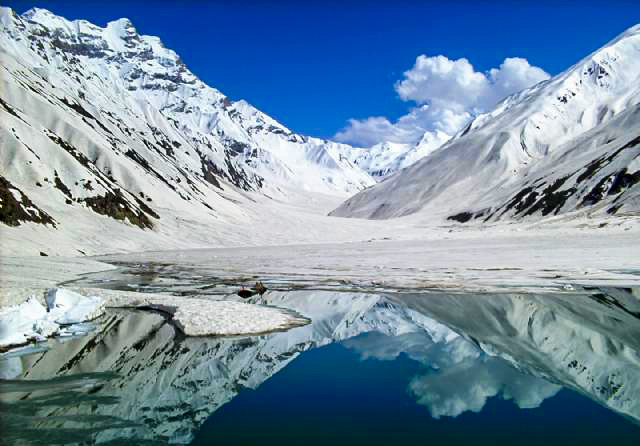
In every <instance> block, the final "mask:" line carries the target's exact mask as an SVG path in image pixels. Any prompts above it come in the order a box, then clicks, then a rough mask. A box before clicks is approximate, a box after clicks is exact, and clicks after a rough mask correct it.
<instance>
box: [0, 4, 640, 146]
mask: <svg viewBox="0 0 640 446" xmlns="http://www.w3.org/2000/svg"><path fill="white" fill-rule="evenodd" d="M8 6H10V7H12V8H14V9H16V10H17V11H18V12H20V13H21V12H24V11H26V10H27V9H29V8H31V7H33V6H39V7H43V8H46V9H49V10H51V11H52V12H54V13H56V14H58V15H62V16H65V17H66V18H69V19H78V18H83V19H87V20H89V21H91V22H94V23H96V24H98V25H101V26H103V25H104V24H106V23H107V22H108V21H111V20H114V19H117V18H120V17H128V18H129V19H131V21H132V22H133V24H134V26H135V27H136V28H137V30H138V31H139V32H140V33H142V34H150V35H157V36H159V37H160V38H161V39H162V41H163V42H164V44H165V46H167V47H168V48H171V49H173V50H175V51H176V52H177V53H178V54H179V55H180V56H181V57H182V59H183V60H184V62H185V63H186V64H187V66H188V67H189V68H190V69H191V71H193V72H194V73H195V74H196V75H197V76H199V77H200V78H201V79H202V80H204V81H205V82H206V83H208V84H209V85H211V86H214V87H216V88H218V89H219V90H221V91H222V92H223V93H225V94H226V95H228V96H229V97H230V98H231V99H233V100H237V99H246V100H247V101H249V102H250V103H252V104H253V105H255V106H256V107H258V108H259V109H261V110H262V111H264V112H266V113H267V114H269V115H271V116H273V117H274V118H276V119H277V120H279V121H280V122H282V123H283V124H285V125H286V126H288V127H289V128H291V129H292V130H294V131H296V132H299V133H303V134H308V135H314V136H320V137H332V136H333V135H335V134H336V132H338V131H340V130H341V129H342V128H343V127H345V125H347V121H348V120H349V119H351V118H356V119H365V118H368V117H371V116H381V117H386V118H387V119H388V120H389V121H390V122H391V123H393V122H395V121H396V120H397V119H399V118H401V117H402V116H405V115H406V114H407V113H408V111H409V109H410V108H411V107H414V106H416V102H415V101H414V100H413V99H412V96H411V95H408V96H407V97H406V98H405V100H402V99H401V97H400V95H399V93H398V91H397V90H396V89H394V85H395V84H396V82H398V81H401V80H402V79H403V73H404V72H405V71H407V70H410V69H411V68H412V67H413V66H414V64H415V62H416V57H418V56H419V55H422V54H424V55H426V56H428V57H431V56H437V55H444V56H446V57H447V58H448V59H449V60H457V59H460V58H466V59H468V61H469V63H470V64H471V65H472V66H473V69H474V70H475V71H477V72H480V73H484V72H486V71H487V70H490V69H491V68H498V67H500V65H501V64H502V63H503V61H504V60H505V58H509V57H520V58H524V59H526V60H527V61H528V63H529V64H531V65H532V66H536V67H540V68H541V69H542V70H544V71H545V72H547V73H549V74H550V75H554V74H557V73H559V72H560V71H562V70H564V69H565V68H567V67H569V66H570V65H571V64H573V63H575V62H577V61H578V60H579V59H581V58H582V57H584V56H586V55H587V54H589V53H590V52H592V51H594V50H595V49H597V48H599V47H600V46H602V45H603V44H604V43H606V42H607V41H609V40H611V39H612V38H613V37H615V36H616V35H618V34H619V33H621V32H622V31H624V30H625V29H627V28H628V27H630V26H632V25H634V24H636V23H640V7H639V6H638V3H637V1H633V0H628V1H627V0H608V1H604V0H602V1H601V0H591V1H589V0H584V1H565V2H562V1H545V0H542V1H535V2H528V1H515V0H514V1H494V2H489V1H481V0H480V1H447V2H444V1H442V2H418V1H402V0H395V1H388V2H382V1H368V2H364V1H362V2H360V1H353V2H346V1H344V2H340V1H324V2H314V1H298V2H286V1H260V2H258V1H252V2H240V1H237V2H232V1H224V2H223V1H221V2H195V1H191V2H190V1H186V2H185V1H183V2H169V1H167V2H162V1H156V2H142V1H141V2H133V1H128V2H125V1H118V0H111V1H108V2H102V1H100V2H98V1H85V2H79V1H36V2H33V1H10V2H8ZM424 103H427V102H424ZM418 104H420V103H418ZM429 125H431V124H429Z"/></svg>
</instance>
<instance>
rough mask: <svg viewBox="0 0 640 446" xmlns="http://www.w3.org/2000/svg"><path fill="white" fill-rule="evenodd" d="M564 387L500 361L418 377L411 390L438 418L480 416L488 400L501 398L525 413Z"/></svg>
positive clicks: (463, 365) (463, 364)
mask: <svg viewBox="0 0 640 446" xmlns="http://www.w3.org/2000/svg"><path fill="white" fill-rule="evenodd" d="M560 389H561V387H560V386H558V385H556V384H552V383H550V382H547V381H545V380H543V379H541V378H537V377H535V376H530V375H525V374H523V373H521V372H519V371H517V370H516V369H515V368H513V367H512V366H511V365H510V364H508V363H507V362H506V361H504V360H503V359H500V358H493V357H489V358H486V359H485V360H484V361H478V360H465V361H462V362H460V363H458V364H455V365H453V366H451V367H448V368H445V369H442V370H440V371H438V372H437V373H430V374H427V375H423V376H416V377H414V378H413V379H412V380H411V383H410V384H409V390H410V391H411V392H412V393H413V394H414V395H415V396H416V398H417V401H418V403H419V404H422V405H424V406H426V407H427V408H428V409H429V412H430V413H431V415H432V416H433V417H434V418H440V417H443V416H448V417H457V416H458V415H460V414H462V413H464V412H467V411H471V412H480V410H482V408H483V407H484V405H485V403H486V402H487V399H489V398H492V397H495V396H501V397H502V398H503V399H505V400H513V402H514V403H515V404H516V405H517V406H518V407H519V408H521V409H532V408H535V407H538V406H540V404H542V402H543V401H544V400H545V399H547V398H550V397H552V396H554V395H555V394H556V393H558V391H559V390H560Z"/></svg>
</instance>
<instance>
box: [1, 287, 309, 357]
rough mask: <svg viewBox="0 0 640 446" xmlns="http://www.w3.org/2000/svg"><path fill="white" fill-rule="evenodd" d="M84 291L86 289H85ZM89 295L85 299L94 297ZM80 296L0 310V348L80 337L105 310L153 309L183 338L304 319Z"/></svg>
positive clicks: (195, 304)
mask: <svg viewBox="0 0 640 446" xmlns="http://www.w3.org/2000/svg"><path fill="white" fill-rule="evenodd" d="M87 291H88V290H87ZM96 291H97V290H95V291H94V290H90V291H88V293H87V294H93V293H96ZM97 292H99V293H101V294H104V295H103V296H101V297H99V296H95V295H90V296H88V297H87V296H83V295H81V294H79V293H77V292H74V291H71V290H67V289H63V288H53V289H49V290H47V291H46V293H45V302H46V304H47V308H45V307H44V306H43V305H42V304H41V303H40V302H38V299H37V298H36V296H32V297H30V298H29V299H28V300H27V301H26V302H23V303H21V304H20V305H14V306H12V307H8V308H5V309H2V310H0V348H2V347H9V346H15V345H21V344H26V343H28V342H30V341H33V340H35V341H41V340H44V339H46V338H47V337H50V336H54V335H55V336H71V335H76V334H82V333H86V332H87V331H88V330H90V328H87V324H82V322H84V321H88V320H91V319H95V318H97V317H99V316H101V315H102V314H104V311H105V307H112V308H138V309H149V308H151V309H156V310H160V311H163V312H165V313H168V314H170V315H171V316H172V318H173V320H174V322H175V324H176V325H177V327H178V328H179V329H180V330H182V331H183V332H184V334H186V335H187V336H213V335H250V334H259V333H265V332H270V331H277V330H286V329H289V328H292V327H298V326H302V325H306V324H308V323H309V320H308V319H306V318H304V317H302V316H300V315H298V314H297V313H294V312H293V311H290V310H284V309H279V308H274V307H267V306H263V305H254V304H247V303H242V302H235V301H211V300H205V299H194V298H185V297H171V296H163V295H153V294H141V293H127V292H117V293H116V292H114V291H112V290H99V291H97Z"/></svg>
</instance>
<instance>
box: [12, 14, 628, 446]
mask: <svg viewBox="0 0 640 446" xmlns="http://www.w3.org/2000/svg"><path fill="white" fill-rule="evenodd" d="M638 56H640V25H638V26H635V27H633V28H631V29H629V30H628V31H626V32H624V33H623V34H621V35H620V36H619V37H618V38H616V39H615V40H613V41H612V42H610V43H609V44H607V45H606V46H604V47H603V48H601V49H599V50H597V51H595V52H594V53H593V54H591V55H589V56H588V57H586V58H585V59H583V60H581V61H579V62H578V63H577V64H575V65H574V66H572V67H570V68H569V69H567V70H566V71H564V72H563V73H560V74H559V75H557V76H554V77H552V78H550V79H548V80H545V81H543V82H541V83H539V84H537V85H534V86H533V87H530V88H528V89H526V90H524V91H521V92H519V93H516V94H514V95H512V96H509V97H507V98H505V99H504V100H503V101H502V102H500V103H499V104H498V106H497V107H496V108H495V109H493V110H491V111H489V112H487V113H482V114H477V115H475V116H473V118H472V121H471V122H470V123H469V124H468V126H466V127H465V128H464V129H461V130H460V131H459V132H458V133H457V134H453V132H451V133H449V132H448V133H444V132H427V133H425V134H424V136H423V137H422V138H421V140H420V141H419V142H418V143H416V144H413V143H398V142H389V141H384V142H380V143H377V144H374V145H373V146H371V147H352V146H350V145H348V144H342V143H338V142H334V141H330V140H324V139H320V138H314V137H311V136H306V135H302V134H298V133H295V131H293V130H290V129H288V128H286V127H285V126H283V125H282V124H280V123H279V122H277V121H276V120H274V119H273V118H271V117H270V116H268V115H266V114H265V113H263V112H261V111H260V110H258V109H256V108H255V107H253V106H252V105H250V104H249V103H248V102H246V101H244V100H237V101H232V100H230V99H229V97H227V96H226V95H225V94H223V93H222V92H220V91H218V90H217V89H216V88H213V87H211V86H209V85H206V84H205V83H204V82H203V81H201V80H200V79H199V78H198V77H197V76H196V75H195V74H194V73H192V72H191V71H190V70H189V69H188V68H187V66H186V65H185V64H184V63H183V62H182V60H181V59H180V56H179V55H178V54H176V53H175V52H174V51H172V50H171V49H168V48H166V47H165V46H164V45H163V44H162V42H161V41H160V39H159V38H157V37H152V36H145V35H141V34H139V33H138V31H137V30H136V28H135V26H134V24H133V23H131V22H130V21H129V20H128V19H120V20H116V21H112V22H109V23H107V24H106V25H105V26H98V25H95V24H92V23H90V22H88V21H84V20H74V21H71V20H67V19H65V18H63V17H60V16H56V15H54V14H53V13H51V12H49V11H46V10H44V9H39V8H34V9H32V10H30V11H28V12H26V13H24V14H22V15H18V14H17V13H15V12H14V11H13V10H11V9H10V8H0V149H1V153H0V279H1V283H0V349H1V350H2V352H1V353H0V427H1V428H2V429H1V430H2V431H3V436H4V435H6V437H4V440H3V439H0V443H2V442H3V441H7V439H8V441H9V442H10V443H15V444H18V443H20V442H23V443H25V444H80V443H82V444H86V443H87V442H88V443H90V444H116V443H118V442H121V441H125V442H126V441H129V442H131V441H133V442H136V443H139V444H143V443H145V444H146V443H147V442H148V443H149V444H155V443H160V444H166V443H172V444H187V443H189V442H191V441H194V440H198V438H199V437H198V435H204V437H203V439H202V440H201V441H202V442H203V443H200V444H210V443H211V438H214V437H211V438H209V437H207V436H206V435H205V433H206V432H207V429H209V428H210V427H211V425H213V426H214V427H215V426H219V425H220V424H224V423H218V425H216V423H215V422H212V421H211V420H214V421H215V419H216V416H217V414H218V413H226V412H225V411H226V410H227V409H228V408H229V410H232V409H231V408H233V407H240V412H241V413H243V414H244V410H245V409H247V413H250V412H249V411H248V409H250V408H251V405H250V404H249V403H248V402H247V401H248V399H250V398H251V395H258V399H260V398H264V400H265V401H268V400H269V393H268V392H269V391H271V392H273V390H269V383H271V382H273V381H277V380H278V377H279V376H282V375H283V374H284V376H285V378H283V379H284V380H285V381H286V380H290V381H291V389H293V390H292V392H293V395H294V397H291V398H292V399H293V400H295V401H296V402H297V401H300V403H299V404H300V405H301V409H300V410H298V408H297V407H296V409H295V411H296V412H299V413H300V416H301V417H304V416H306V415H305V410H306V411H308V412H309V413H311V410H310V406H311V405H313V403H312V402H313V400H306V401H303V400H304V398H303V397H298V396H297V394H296V390H295V384H296V376H297V375H295V373H298V372H297V371H299V369H296V368H295V367H296V364H300V363H303V361H304V360H305V359H304V358H311V359H309V361H312V362H311V364H312V365H311V366H309V368H310V369H315V368H317V364H315V363H313V361H314V358H321V357H322V356H321V355H322V354H323V353H322V352H324V351H326V350H325V348H331V347H332V346H333V347H336V348H338V347H339V349H342V350H330V351H332V352H334V353H333V354H335V355H336V357H335V358H333V359H335V361H336V362H335V364H333V363H328V364H324V363H321V366H322V367H320V369H321V370H322V371H323V372H322V378H327V379H329V382H330V385H329V388H330V389H333V387H332V386H334V385H335V386H334V387H335V388H341V387H340V385H342V383H343V382H342V381H340V379H342V372H344V376H345V377H346V378H344V379H345V380H348V379H352V380H353V381H344V383H346V384H348V385H346V386H345V388H348V387H355V384H358V383H359V382H360V381H362V382H363V383H365V384H366V385H369V386H371V387H367V388H366V395H367V397H366V398H364V399H363V401H364V403H362V404H363V406H362V408H363V409H364V406H367V405H371V406H373V404H369V403H368V402H367V401H369V399H371V401H374V400H375V399H376V395H378V394H380V395H386V394H385V393H384V391H386V388H387V384H388V383H387V382H385V383H384V386H379V387H378V388H376V387H375V386H374V385H372V384H371V382H374V381H371V382H368V381H367V380H366V379H363V380H360V379H359V376H357V374H356V372H353V375H351V374H352V371H353V370H360V371H362V370H361V369H358V367H359V366H360V365H362V364H365V365H366V366H367V367H369V366H371V364H372V362H368V361H373V363H374V364H375V367H374V366H371V367H372V368H373V369H375V373H374V376H377V375H378V374H379V375H380V376H382V377H391V376H395V375H394V374H395V373H396V372H390V371H389V370H390V369H394V370H401V371H403V372H402V373H407V370H413V372H411V373H410V374H409V375H408V376H405V375H403V376H402V379H400V382H401V385H400V386H399V388H401V392H400V394H401V397H402V398H405V400H402V401H403V403H402V405H400V406H398V407H404V408H406V407H411V408H413V409H412V410H414V409H415V410H416V411H418V413H419V417H422V418H419V417H418V418H419V419H420V420H421V421H420V422H418V423H417V424H418V425H420V426H422V424H423V421H424V420H426V419H427V417H428V418H429V419H430V420H431V421H433V420H440V419H441V418H446V419H449V418H451V419H452V418H456V417H459V416H460V415H462V414H466V415H469V414H471V413H474V414H478V413H480V412H482V411H483V410H484V408H485V406H487V407H488V406H492V404H496V402H495V401H496V400H498V399H499V400H502V402H504V401H507V402H509V403H513V404H511V406H509V408H507V409H505V408H504V407H503V408H502V409H501V410H503V411H505V413H507V411H508V410H514V409H517V411H518V412H520V411H521V409H527V410H531V411H535V410H538V409H540V407H541V406H542V404H543V403H544V404H545V405H552V406H553V405H554V404H557V405H558V406H557V407H559V408H560V409H557V410H558V412H557V413H562V414H566V412H570V411H565V410H564V409H563V408H562V404H565V403H563V402H562V401H564V399H565V398H577V401H579V402H580V404H581V405H582V406H581V407H587V408H588V409H589V410H592V409H593V410H594V411H595V412H593V413H598V414H600V415H601V416H604V415H602V412H597V410H605V409H606V410H605V413H606V414H608V416H616V417H618V418H619V419H618V418H615V419H614V420H613V421H612V420H611V419H609V418H607V420H608V421H607V422H609V423H612V424H611V425H612V426H613V425H614V424H615V422H616V420H617V421H627V420H630V421H631V423H627V424H628V425H629V426H630V428H631V429H632V430H633V429H636V428H637V425H638V424H639V423H640V406H639V403H638V402H639V401H640V344H639V342H638V340H639V339H640V325H639V318H640V297H639V296H640V295H639V294H638V290H639V289H640V262H639V260H638V259H639V256H638V254H639V253H640V225H638V221H639V220H638V219H639V217H640V214H638V212H639V211H640V208H639V204H640V198H639V197H640V174H639V173H640V139H639V138H640V82H639V81H640V65H639V64H638V60H640V58H639V57H638ZM451 135H453V136H451ZM257 281H260V282H261V283H262V282H264V284H265V285H266V287H267V288H266V289H265V294H264V295H262V293H260V294H259V295H255V296H253V297H250V298H249V299H242V298H241V297H239V296H238V294H237V293H238V291H239V290H240V289H242V290H245V288H247V287H251V286H253V284H255V283H256V282H257ZM76 293H78V294H76ZM56 295H58V298H57V299H56ZM24 344H28V345H27V346H26V347H25V346H24ZM16 345H20V346H21V347H20V348H19V349H17V350H15V349H14V350H11V351H6V350H7V348H8V347H11V348H14V347H15V346H16ZM345 350H348V351H349V352H350V353H349V354H350V355H351V356H350V358H351V359H348V358H347V359H345V357H344V356H340V355H346V353H344V351H345ZM336 352H337V353H336ZM316 355H317V356H316ZM354 358H355V359H354ZM341 361H342V362H341ZM403 361H404V362H403ZM407 361H409V362H407ZM387 362H390V363H393V364H394V367H395V368H394V367H390V368H388V369H386V368H385V367H386V363H387ZM360 363H362V364H360ZM407 364H409V365H407ZM342 366H344V367H345V368H344V369H341V368H340V367H342ZM325 368H326V371H324V369H325ZM378 368H379V369H378ZM289 370H294V371H293V372H290V373H292V374H294V375H287V372H288V371H289ZM296 370H297V371H296ZM397 373H400V372H397ZM292 376H293V378H292ZM301 376H302V375H301ZM349 377H351V378H349ZM331 379H335V380H336V383H338V384H336V383H331ZM317 380H318V382H319V381H320V378H318V379H317ZM389 382H391V381H389ZM287 384H288V382H287ZM287 384H285V388H287ZM315 384H316V383H315V382H305V383H304V386H307V387H310V388H312V387H313V386H314V385H315ZM265 387H266V388H267V390H264V388H265ZM383 387H384V389H383ZM392 387H393V386H391V385H390V386H389V388H392ZM261 389H262V390H261ZM261 391H264V392H266V393H260V392H261ZM345 392H346V391H345ZM346 393H348V392H346ZM567 394H570V395H572V396H570V397H566V395H567ZM322 396H323V397H325V398H327V401H328V402H329V403H330V404H329V403H327V401H325V400H322V398H319V399H321V400H322V401H323V402H324V403H325V405H326V407H328V408H329V409H330V410H329V412H331V413H332V412H334V411H335V412H336V413H338V410H337V408H338V407H339V406H341V403H338V402H334V401H333V399H336V401H339V397H340V395H336V394H332V393H331V392H326V395H322ZM407 397H409V399H408V400H406V398H407ZM367 398H369V399H367ZM384 398H385V397H384V396H381V399H382V400H384V401H387V400H385V399H384ZM394 398H395V397H394ZM398 398H400V397H398ZM351 399H354V398H353V397H351ZM347 400H349V398H348V397H345V398H344V401H343V403H344V402H345V401H347ZM310 401H311V402H310ZM388 401H391V400H388ZM394 401H395V400H394ZM558 401H560V402H558ZM280 402H281V401H279V400H278V399H277V397H276V404H277V405H278V407H280V406H279V404H280ZM282 403H283V405H284V403H286V398H283V400H282ZM388 405H389V407H390V408H391V410H393V409H394V406H393V404H391V403H388ZM318 406H319V407H325V406H323V404H318ZM345 407H347V406H346V405H345ZM492 407H493V406H492ZM545 407H547V406H545ZM553 407H556V406H553ZM594 407H595V408H594ZM603 408H604V409H603ZM358 409H360V408H358ZM396 409H397V408H396ZM398 410H400V409H398ZM403 410H404V409H403ZM419 410H426V411H427V412H419ZM491 410H493V409H491ZM491 410H490V411H489V412H490V413H491ZM541 410H542V409H541ZM545 410H546V409H545ZM554 410H555V409H554ZM268 411H269V412H277V411H272V410H271V408H268ZM363 412H366V411H364V410H363ZM509 413H510V414H511V416H514V417H515V416H518V415H514V414H512V413H511V412H509ZM536 413H539V412H536ZM261 415H262V414H261ZM264 415H265V419H268V417H267V416H266V414H264ZM619 415H622V417H619ZM242 416H243V419H242V422H243V423H245V420H244V415H242ZM349 416H354V417H356V415H354V414H350V415H349ZM462 418H463V419H464V417H462ZM578 418H579V417H578ZM594 418H595V416H594ZM514 419H516V418H514ZM559 419H563V420H564V419H565V418H563V417H562V416H559ZM584 419H588V417H587V418H584ZM296 420H297V419H296ZM253 421H257V420H253ZM298 421H299V420H298ZM334 421H335V420H334ZM212 423H213V424H212ZM265 423H266V422H265ZM292 423H294V424H295V421H293V422H292ZM500 423H502V421H500ZM390 424H392V423H390ZM478 424H483V423H478ZM265 425H268V423H266V424H265ZM425 426H426V427H425V428H428V427H429V426H427V425H426V424H425ZM466 426H467V425H464V424H463V428H462V429H461V430H464V428H465V427H466ZM625 426H626V425H625ZM627 427H628V426H627ZM581 429H584V431H585V432H586V433H585V436H586V435H594V437H593V438H599V437H597V432H595V431H594V432H592V431H589V429H595V430H597V425H596V424H595V423H594V424H592V425H591V424H588V423H587V424H584V423H583V425H581ZM249 430H251V429H247V431H249ZM427 430H428V429H427ZM458 430H460V428H459V429H458ZM420 432H421V435H422V431H420ZM625 432H626V431H625ZM632 432H633V431H632ZM45 434H46V435H45ZM305 434H308V433H307V432H305ZM619 435H620V437H619V438H632V437H633V435H629V436H625V435H627V434H626V433H625V434H624V435H623V434H619ZM614 437H615V433H612V434H611V437H610V438H614ZM318 438H321V437H318ZM345 438H346V437H345ZM381 438H382V437H381ZM619 438H616V439H619ZM215 439H216V441H219V440H218V437H215ZM318 441H320V440H318ZM381 441H382V440H381ZM594 441H596V440H594ZM435 442H437V440H436V441H435ZM249 443H250V442H249ZM325 443H326V444H329V443H331V441H327V442H325ZM387 443H393V439H392V440H391V441H389V442H387ZM196 444H198V443H197V442H196ZM265 444H268V443H265ZM277 444H281V443H277ZM282 444H286V441H285V442H284V443H282ZM504 444H511V443H510V442H509V441H507V442H505V443H504ZM550 444H554V443H550ZM563 444H564V443H563ZM619 444H623V442H620V443H619Z"/></svg>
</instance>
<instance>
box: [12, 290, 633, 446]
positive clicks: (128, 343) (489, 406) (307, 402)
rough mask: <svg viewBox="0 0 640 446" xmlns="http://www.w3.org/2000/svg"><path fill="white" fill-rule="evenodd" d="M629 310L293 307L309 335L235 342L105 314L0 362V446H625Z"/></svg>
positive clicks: (418, 303)
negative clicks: (87, 328)
mask: <svg viewBox="0 0 640 446" xmlns="http://www.w3.org/2000/svg"><path fill="white" fill-rule="evenodd" d="M637 295H638V294H637V293H636V294H634V291H633V290H627V289H618V290H606V289H604V290H600V289H598V290H585V291H584V292H581V293H573V294H567V295H565V294H559V295H552V294H549V293H547V294H544V295H534V294H528V295H526V294H521V293H517V294H509V293H500V294H473V295H465V294H462V293H441V294H433V293H430V294H407V293H402V294H398V295H373V294H366V295H365V294H362V293H357V292H354V293H347V292H342V293H327V292H320V291H315V292H313V293H311V294H309V293H308V292H296V291H292V292H290V293H288V294H286V295H285V296H284V298H283V299H281V300H278V301H277V304H278V305H280V306H282V307H283V308H290V309H292V310H296V309H298V308H299V307H300V308H302V309H304V315H305V316H307V317H309V318H310V320H311V322H310V323H309V325H306V326H303V327H298V328H294V329H292V330H289V331H282V332H274V333H269V334H265V335H262V336H237V337H215V336H212V337H206V336H203V337H185V336H184V335H183V334H182V333H181V332H180V331H179V330H178V329H177V328H176V326H175V325H174V324H172V323H171V321H168V320H167V319H166V316H165V315H162V314H160V313H154V312H148V311H132V310H109V311H108V312H107V314H106V315H105V316H103V317H102V318H100V319H98V320H96V321H95V322H94V324H95V327H96V330H95V331H93V332H91V333H87V334H86V335H85V336H78V337H73V338H64V339H59V340H49V341H48V342H47V343H45V344H43V345H40V346H39V348H36V349H27V350H24V351H21V352H14V353H9V354H0V371H1V372H2V376H3V377H5V378H6V379H0V445H4V444H7V445H13V444H27V445H45V446H48V445H54V444H55V445H68V444H82V445H84V444H105V445H115V444H118V445H140V444H160V445H161V444H168V443H171V444H190V443H191V444H194V445H214V444H219V445H230V446H234V445H261V446H262V445H303V446H312V445H367V446H369V445H541V444H542V445H544V446H553V445H558V446H560V445H561V446H570V445H576V446H577V445H579V446H583V445H587V446H589V445H607V446H609V445H614V446H618V445H621V446H625V445H634V446H635V445H638V444H640V404H638V403H639V401H638V398H640V387H639V385H638V383H639V382H640V368H639V367H638V362H637V352H639V351H640V312H638V306H637V305H638V304H637V297H636V296H637ZM365 299H366V300H365ZM527 300H529V302H528V303H529V304H530V306H531V308H535V309H536V310H535V311H530V312H529V313H523V312H522V310H520V312H517V311H515V310H514V308H522V305H523V303H526V302H527ZM363 302H367V305H363ZM523 314H527V315H528V317H527V319H523V317H522V315H523ZM522 321H525V322H526V323H524V324H523V323H521V322H522ZM518 324H519V326H520V327H521V328H522V327H525V328H524V329H520V330H516V329H515V327H516V326H517V325H518ZM594 343H595V344H597V345H596V347H597V348H593V347H594ZM573 389H581V391H582V392H584V394H582V393H579V392H577V391H576V390H573ZM621 413H626V414H628V416H623V415H620V414H621Z"/></svg>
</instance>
